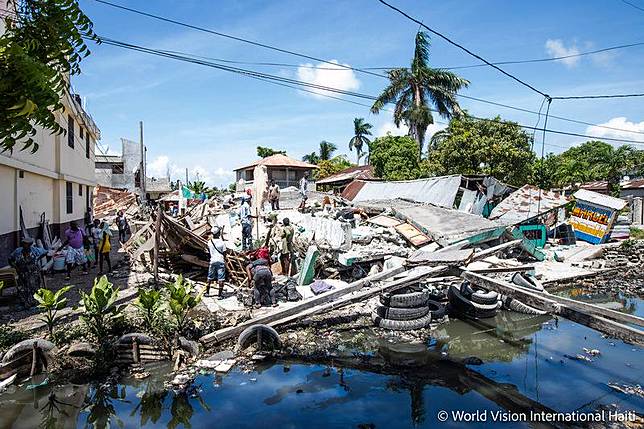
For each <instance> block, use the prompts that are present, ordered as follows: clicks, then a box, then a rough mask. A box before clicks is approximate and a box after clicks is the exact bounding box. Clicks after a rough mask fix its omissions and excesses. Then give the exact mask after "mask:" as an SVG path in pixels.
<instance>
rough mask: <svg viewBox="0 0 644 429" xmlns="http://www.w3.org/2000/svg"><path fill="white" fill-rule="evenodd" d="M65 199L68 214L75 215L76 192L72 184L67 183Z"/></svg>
mask: <svg viewBox="0 0 644 429" xmlns="http://www.w3.org/2000/svg"><path fill="white" fill-rule="evenodd" d="M65 199H66V200H67V214H71V213H74V192H73V190H72V182H67V183H66V187H65Z"/></svg>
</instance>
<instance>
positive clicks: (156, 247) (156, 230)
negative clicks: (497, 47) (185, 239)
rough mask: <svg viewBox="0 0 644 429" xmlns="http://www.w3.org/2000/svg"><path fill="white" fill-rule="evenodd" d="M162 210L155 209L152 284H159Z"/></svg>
mask: <svg viewBox="0 0 644 429" xmlns="http://www.w3.org/2000/svg"><path fill="white" fill-rule="evenodd" d="M162 217H163V209H162V208H161V206H160V205H159V207H158V209H157V218H156V221H155V223H154V284H155V285H158V284H159V241H161V218H162Z"/></svg>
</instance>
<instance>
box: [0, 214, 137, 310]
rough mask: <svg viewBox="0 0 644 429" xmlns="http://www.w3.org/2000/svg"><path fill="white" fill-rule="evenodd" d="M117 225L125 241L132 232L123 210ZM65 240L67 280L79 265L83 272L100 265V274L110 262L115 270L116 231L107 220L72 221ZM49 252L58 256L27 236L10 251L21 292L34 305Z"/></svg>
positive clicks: (109, 269) (109, 265) (19, 292)
mask: <svg viewBox="0 0 644 429" xmlns="http://www.w3.org/2000/svg"><path fill="white" fill-rule="evenodd" d="M116 225H117V227H118V230H119V240H120V241H121V242H124V241H125V239H126V238H127V234H128V229H129V228H128V223H127V220H126V218H125V215H124V214H123V212H122V211H121V212H119V213H118V215H117V218H116ZM63 237H64V241H63V242H62V245H61V247H60V248H61V249H64V254H65V268H66V277H65V279H66V280H70V279H71V273H72V270H73V269H74V268H75V267H82V270H83V274H88V273H89V268H90V265H91V264H92V263H93V266H94V267H96V265H98V267H99V271H98V274H99V275H100V274H102V273H103V265H104V263H105V262H106V263H107V269H108V272H112V261H111V260H110V250H111V249H112V242H111V239H112V231H111V229H110V226H109V224H108V223H107V222H105V221H101V220H100V219H94V221H93V222H92V223H89V224H87V225H85V229H82V228H80V227H79V225H78V223H77V222H76V221H72V222H71V223H70V224H69V228H67V229H66V230H65V232H64V236H63ZM46 256H54V251H53V250H51V251H47V250H45V249H43V248H42V247H38V246H36V245H35V244H34V239H33V238H30V237H24V238H23V239H22V240H20V247H18V248H17V249H15V250H14V251H13V252H12V253H11V254H10V255H9V265H11V266H12V267H13V268H14V269H15V270H16V272H17V274H18V294H19V297H20V299H21V301H22V302H23V304H24V305H25V307H31V306H33V305H34V303H35V302H34V297H33V295H34V293H35V292H36V291H37V290H38V289H39V288H40V287H41V285H42V283H43V281H42V280H43V277H42V266H43V264H42V259H43V258H45V257H46Z"/></svg>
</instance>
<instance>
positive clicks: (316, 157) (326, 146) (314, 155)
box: [302, 140, 338, 165]
mask: <svg viewBox="0 0 644 429" xmlns="http://www.w3.org/2000/svg"><path fill="white" fill-rule="evenodd" d="M337 149H338V147H337V146H336V145H334V144H333V143H331V142H328V141H326V140H322V141H321V142H320V148H319V150H318V152H311V153H308V154H306V155H304V156H303V157H302V161H305V162H308V163H309V164H316V165H317V164H318V163H319V162H320V161H328V160H330V159H331V157H332V156H333V152H335V151H336V150H337Z"/></svg>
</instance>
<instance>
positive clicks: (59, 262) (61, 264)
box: [54, 254, 65, 271]
mask: <svg viewBox="0 0 644 429" xmlns="http://www.w3.org/2000/svg"><path fill="white" fill-rule="evenodd" d="M64 269H65V255H64V254H56V255H54V271H62V270H64Z"/></svg>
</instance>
